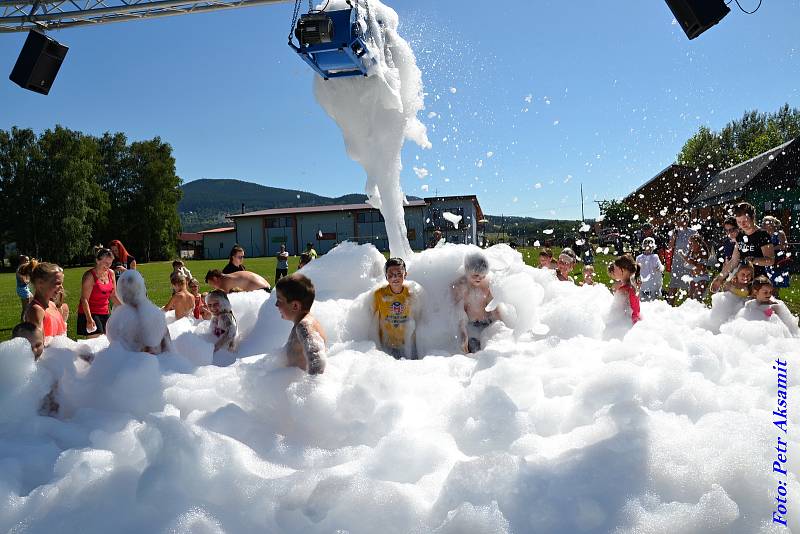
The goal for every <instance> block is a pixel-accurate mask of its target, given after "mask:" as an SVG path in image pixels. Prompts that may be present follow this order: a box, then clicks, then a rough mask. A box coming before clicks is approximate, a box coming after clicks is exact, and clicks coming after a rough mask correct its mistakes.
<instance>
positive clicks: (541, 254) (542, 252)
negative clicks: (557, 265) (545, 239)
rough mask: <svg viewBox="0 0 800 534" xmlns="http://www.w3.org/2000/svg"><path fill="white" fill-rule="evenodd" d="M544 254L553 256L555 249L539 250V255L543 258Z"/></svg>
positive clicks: (548, 256) (546, 256) (549, 256)
mask: <svg viewBox="0 0 800 534" xmlns="http://www.w3.org/2000/svg"><path fill="white" fill-rule="evenodd" d="M542 256H544V257H545V258H552V257H553V251H552V250H550V249H549V248H543V249H542V250H540V251H539V257H540V258H541V257H542Z"/></svg>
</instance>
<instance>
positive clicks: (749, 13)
mask: <svg viewBox="0 0 800 534" xmlns="http://www.w3.org/2000/svg"><path fill="white" fill-rule="evenodd" d="M762 1H763V0H758V5H757V6H756V8H755V9H754V10H753V11H747V10H746V9H745V8H743V7H742V4H740V3H739V0H736V5H737V6H739V9H741V10H742V12H743V13H747V14H748V15H752V14H753V13H755V12H756V11H758V10H759V8H761V2H762Z"/></svg>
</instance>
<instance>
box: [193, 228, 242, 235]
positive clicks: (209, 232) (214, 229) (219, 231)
mask: <svg viewBox="0 0 800 534" xmlns="http://www.w3.org/2000/svg"><path fill="white" fill-rule="evenodd" d="M234 230H236V228H235V227H233V226H225V227H223V228H212V229H211V230H203V231H202V232H198V233H199V234H221V233H223V232H233V231H234Z"/></svg>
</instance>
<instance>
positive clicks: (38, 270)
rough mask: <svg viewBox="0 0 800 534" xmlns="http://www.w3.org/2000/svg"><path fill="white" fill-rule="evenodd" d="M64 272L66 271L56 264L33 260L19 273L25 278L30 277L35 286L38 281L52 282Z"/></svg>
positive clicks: (21, 268)
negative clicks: (57, 275) (58, 274)
mask: <svg viewBox="0 0 800 534" xmlns="http://www.w3.org/2000/svg"><path fill="white" fill-rule="evenodd" d="M63 272H64V269H62V268H61V267H59V266H58V265H56V264H55V263H47V262H46V261H37V260H31V261H29V262H28V263H26V264H25V265H23V266H22V267H20V269H19V273H20V274H21V275H23V276H29V277H30V279H31V283H33V284H35V283H36V282H37V281H38V280H42V281H46V282H51V281H52V280H53V278H55V276H56V274H57V273H63Z"/></svg>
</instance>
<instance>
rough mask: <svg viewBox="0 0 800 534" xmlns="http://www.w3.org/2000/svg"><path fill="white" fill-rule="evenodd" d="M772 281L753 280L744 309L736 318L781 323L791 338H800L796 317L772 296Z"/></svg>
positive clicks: (765, 278)
mask: <svg viewBox="0 0 800 534" xmlns="http://www.w3.org/2000/svg"><path fill="white" fill-rule="evenodd" d="M772 291H773V286H772V281H771V280H770V279H769V278H767V277H766V276H758V277H756V279H755V280H753V284H752V286H751V293H750V296H751V297H753V298H752V300H749V301H747V303H746V304H745V305H744V308H743V309H742V310H741V311H740V312H739V313H738V315H737V317H743V318H745V319H748V320H750V321H772V322H782V323H783V324H784V325H786V328H788V329H789V333H790V334H792V335H793V336H800V326H798V324H797V317H795V316H794V315H792V313H791V312H790V311H789V308H788V307H787V306H786V304H784V303H783V302H782V301H780V300H778V299H776V298H775V297H773V296H772Z"/></svg>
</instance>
